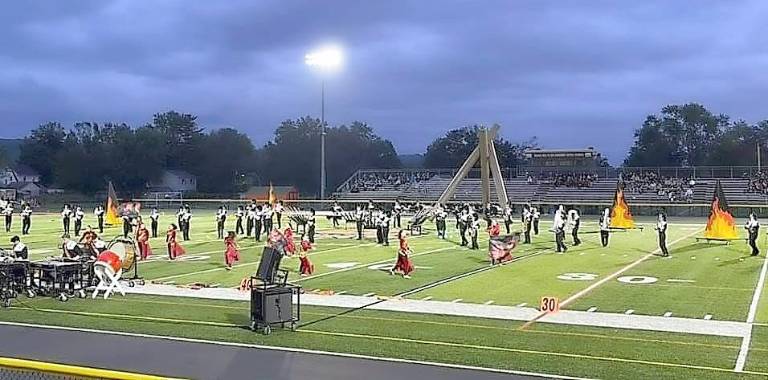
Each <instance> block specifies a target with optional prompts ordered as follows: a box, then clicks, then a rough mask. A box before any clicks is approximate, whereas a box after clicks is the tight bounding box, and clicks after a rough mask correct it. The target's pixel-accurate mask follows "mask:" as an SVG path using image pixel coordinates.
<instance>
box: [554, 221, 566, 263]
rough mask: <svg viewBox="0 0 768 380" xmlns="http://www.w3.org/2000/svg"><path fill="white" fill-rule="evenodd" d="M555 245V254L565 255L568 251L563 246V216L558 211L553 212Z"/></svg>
mask: <svg viewBox="0 0 768 380" xmlns="http://www.w3.org/2000/svg"><path fill="white" fill-rule="evenodd" d="M555 212H556V216H555V225H554V227H555V243H556V244H557V252H563V253H565V252H566V251H568V247H566V246H565V216H564V215H563V213H562V212H560V211H555Z"/></svg>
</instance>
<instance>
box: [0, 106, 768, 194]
mask: <svg viewBox="0 0 768 380" xmlns="http://www.w3.org/2000/svg"><path fill="white" fill-rule="evenodd" d="M478 128H479V126H467V127H462V128H457V129H452V130H449V131H448V132H447V133H446V134H445V135H444V136H441V137H438V138H436V139H435V140H434V141H433V142H432V143H431V144H429V146H428V147H427V149H426V152H425V153H424V154H423V157H422V158H423V160H422V163H421V166H422V167H424V168H456V167H458V166H460V165H461V164H462V162H463V161H464V159H465V158H466V157H467V156H468V155H469V154H470V153H471V151H472V150H473V149H474V147H475V146H476V145H477V129H478ZM325 129H326V168H327V179H328V191H332V189H334V188H335V187H336V186H338V185H339V184H341V183H342V182H343V181H344V180H345V179H347V178H348V177H349V176H350V175H352V174H353V173H354V172H355V171H356V170H358V169H361V168H401V167H402V166H403V163H402V162H400V158H399V156H398V155H397V152H396V150H395V148H394V146H393V144H392V142H391V141H389V140H387V139H385V138H382V137H381V136H379V135H377V134H376V133H375V132H374V129H373V128H372V127H371V126H370V125H368V124H366V123H364V122H360V121H354V122H352V123H350V124H348V125H339V126H328V125H326V128H325ZM321 132H322V128H321V123H320V120H319V119H316V118H312V117H301V118H298V119H289V120H285V121H283V122H282V123H280V125H279V126H277V128H276V129H275V131H274V134H273V136H272V138H271V139H270V140H269V141H268V142H267V143H266V144H264V145H263V146H261V147H258V148H257V147H256V146H255V145H254V144H253V142H252V141H251V139H250V138H249V137H248V136H247V135H245V134H243V133H240V132H239V131H237V130H235V129H232V128H223V129H215V130H210V131H206V130H204V128H202V127H201V126H200V125H199V124H198V122H197V117H196V116H194V115H191V114H184V113H179V112H176V111H169V112H164V113H159V114H156V115H154V116H153V118H152V121H151V122H150V123H147V124H146V125H143V126H140V127H131V126H129V125H127V124H126V123H103V124H99V123H95V122H79V123H75V124H74V125H73V126H72V127H71V128H65V127H64V126H62V125H61V124H60V123H57V122H49V123H45V124H42V125H40V126H38V127H37V128H35V129H34V130H32V132H31V133H30V134H29V135H28V136H27V137H26V138H25V139H24V141H23V143H22V144H21V147H20V155H19V159H18V160H19V162H20V163H23V164H26V165H29V166H30V167H32V168H33V169H35V170H36V171H37V172H38V173H40V174H41V176H42V182H43V184H45V185H51V184H56V185H57V186H61V187H63V188H66V189H70V190H76V191H80V192H83V193H93V192H96V191H100V190H103V189H104V187H105V184H106V182H107V181H112V182H113V183H114V184H115V186H117V187H118V188H119V189H121V191H125V192H132V193H141V192H142V191H144V190H145V188H146V184H147V183H149V182H152V181H155V180H157V179H159V178H160V176H161V175H162V173H163V170H165V169H180V170H184V171H188V172H190V173H192V174H194V175H196V176H197V177H198V191H200V192H203V193H212V194H232V193H236V192H239V191H244V190H245V189H246V188H247V186H249V185H250V184H260V185H266V184H268V183H270V182H271V183H274V184H276V185H294V186H296V187H297V188H298V189H299V190H300V191H301V192H302V193H305V194H313V195H316V194H317V192H318V189H319V172H320V159H319V157H320V136H321ZM765 141H768V120H764V121H761V122H759V123H757V124H748V123H747V122H745V121H743V120H738V121H735V122H734V121H731V120H730V118H729V117H728V116H727V115H724V114H715V113H712V112H710V111H709V110H707V109H706V108H705V107H704V106H702V105H700V104H696V103H690V104H683V105H669V106H666V107H663V108H662V109H661V112H660V113H659V114H653V115H649V116H648V117H646V119H645V121H644V122H643V124H642V125H641V126H640V128H638V129H637V130H636V131H635V133H634V143H633V145H632V147H631V148H630V150H629V153H628V155H627V157H626V159H625V160H624V165H625V166H694V165H723V166H725V165H753V164H754V162H755V153H754V152H755V149H756V147H758V146H759V147H760V149H762V150H763V152H762V153H763V154H764V157H766V156H765V153H768V152H765V151H764V150H765V147H764V145H765V144H764V142H765ZM495 145H496V149H497V154H498V157H499V164H500V165H501V166H502V167H513V166H517V165H521V164H524V163H525V156H524V153H523V152H524V151H525V150H526V149H530V148H535V147H537V145H538V144H537V141H536V139H535V138H532V139H530V140H527V141H522V142H511V141H508V140H506V139H504V138H502V137H496V139H495ZM0 159H2V160H3V161H5V160H6V159H5V158H4V154H2V152H0Z"/></svg>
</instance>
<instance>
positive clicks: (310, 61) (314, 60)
mask: <svg viewBox="0 0 768 380" xmlns="http://www.w3.org/2000/svg"><path fill="white" fill-rule="evenodd" d="M342 61H343V54H342V52H341V49H339V48H338V47H336V46H325V47H322V48H320V49H318V50H315V51H312V52H310V53H308V54H307V55H305V56H304V63H306V64H307V66H314V67H318V68H319V69H321V70H322V71H332V70H334V69H337V68H338V67H340V66H341V63H342ZM320 128H321V129H320V199H321V200H323V199H325V76H324V75H323V78H322V83H321V88H320Z"/></svg>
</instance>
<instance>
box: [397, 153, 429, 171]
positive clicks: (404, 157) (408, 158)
mask: <svg viewBox="0 0 768 380" xmlns="http://www.w3.org/2000/svg"><path fill="white" fill-rule="evenodd" d="M398 158H400V162H401V163H402V164H403V167H404V168H407V169H418V168H421V167H422V166H423V164H424V155H423V154H418V153H417V154H401V155H399V156H398Z"/></svg>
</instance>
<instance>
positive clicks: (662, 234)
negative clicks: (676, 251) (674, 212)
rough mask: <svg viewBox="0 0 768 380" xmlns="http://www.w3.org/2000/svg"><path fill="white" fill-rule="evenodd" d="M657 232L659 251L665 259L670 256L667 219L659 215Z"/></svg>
mask: <svg viewBox="0 0 768 380" xmlns="http://www.w3.org/2000/svg"><path fill="white" fill-rule="evenodd" d="M656 231H657V232H658V233H659V250H661V255H662V256H664V257H667V256H669V251H668V250H667V217H666V216H664V215H659V221H658V222H656Z"/></svg>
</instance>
